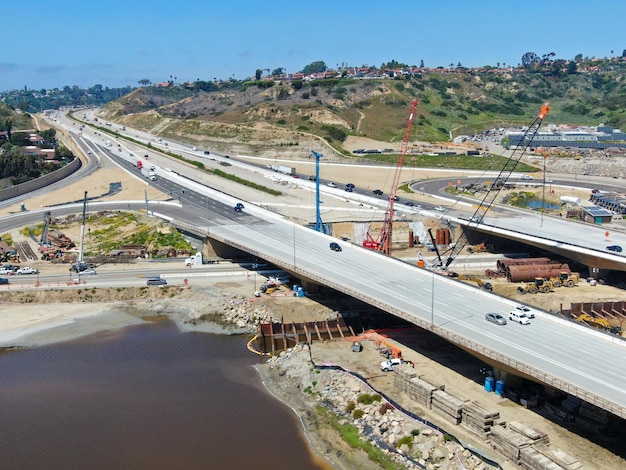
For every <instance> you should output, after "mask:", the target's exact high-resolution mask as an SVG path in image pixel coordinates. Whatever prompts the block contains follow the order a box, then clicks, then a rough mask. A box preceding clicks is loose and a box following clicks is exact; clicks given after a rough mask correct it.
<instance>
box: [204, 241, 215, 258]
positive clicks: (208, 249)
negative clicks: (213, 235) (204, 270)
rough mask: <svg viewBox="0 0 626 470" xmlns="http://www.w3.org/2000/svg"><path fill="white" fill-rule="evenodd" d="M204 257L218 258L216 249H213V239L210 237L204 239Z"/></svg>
mask: <svg viewBox="0 0 626 470" xmlns="http://www.w3.org/2000/svg"><path fill="white" fill-rule="evenodd" d="M202 256H203V257H205V258H217V253H216V252H215V248H213V245H212V244H211V239H210V238H208V237H205V238H203V239H202Z"/></svg>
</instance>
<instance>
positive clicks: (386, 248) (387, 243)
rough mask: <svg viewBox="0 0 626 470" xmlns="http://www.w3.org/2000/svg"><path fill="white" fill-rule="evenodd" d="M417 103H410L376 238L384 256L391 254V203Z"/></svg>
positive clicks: (407, 144)
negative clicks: (385, 205)
mask: <svg viewBox="0 0 626 470" xmlns="http://www.w3.org/2000/svg"><path fill="white" fill-rule="evenodd" d="M417 103H418V101H417V100H415V101H413V103H411V114H409V119H407V121H406V127H405V128H404V136H403V137H402V144H401V146H400V156H399V157H398V163H397V164H396V172H395V175H394V177H393V183H392V185H391V191H390V193H389V203H388V205H387V211H386V212H385V222H384V224H383V228H382V230H381V231H380V235H379V236H378V240H377V242H378V245H377V247H378V251H382V252H383V253H385V254H386V255H389V254H391V235H392V232H393V216H394V210H393V203H394V202H395V201H396V192H397V190H398V185H399V184H400V173H401V172H402V166H403V165H404V157H405V156H406V152H407V150H408V148H409V141H410V139H411V131H412V130H413V120H414V119H415V108H416V107H417Z"/></svg>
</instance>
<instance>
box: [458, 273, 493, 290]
mask: <svg viewBox="0 0 626 470" xmlns="http://www.w3.org/2000/svg"><path fill="white" fill-rule="evenodd" d="M457 279H458V280H459V281H471V282H475V283H476V284H478V287H482V288H483V289H485V290H488V291H489V292H493V285H492V284H491V282H485V281H483V280H482V279H479V278H477V277H474V276H466V275H464V274H460V275H459V277H457Z"/></svg>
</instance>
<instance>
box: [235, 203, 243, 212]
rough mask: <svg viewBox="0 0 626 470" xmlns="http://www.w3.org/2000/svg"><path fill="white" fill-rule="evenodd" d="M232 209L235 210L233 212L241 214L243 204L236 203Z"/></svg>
mask: <svg viewBox="0 0 626 470" xmlns="http://www.w3.org/2000/svg"><path fill="white" fill-rule="evenodd" d="M233 209H234V210H235V212H241V211H242V210H243V204H242V203H241V202H238V203H237V204H236V205H235V207H234V208H233Z"/></svg>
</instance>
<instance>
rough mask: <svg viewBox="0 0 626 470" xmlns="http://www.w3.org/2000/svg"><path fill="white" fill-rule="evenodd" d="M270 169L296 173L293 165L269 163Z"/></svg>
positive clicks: (288, 173)
mask: <svg viewBox="0 0 626 470" xmlns="http://www.w3.org/2000/svg"><path fill="white" fill-rule="evenodd" d="M267 167H268V168H269V169H270V170H274V171H275V172H277V173H282V174H284V175H295V174H296V169H295V168H293V167H291V166H285V165H267Z"/></svg>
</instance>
